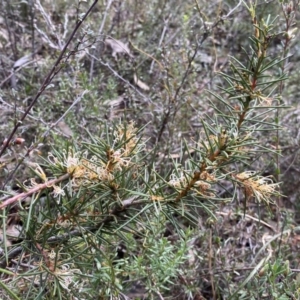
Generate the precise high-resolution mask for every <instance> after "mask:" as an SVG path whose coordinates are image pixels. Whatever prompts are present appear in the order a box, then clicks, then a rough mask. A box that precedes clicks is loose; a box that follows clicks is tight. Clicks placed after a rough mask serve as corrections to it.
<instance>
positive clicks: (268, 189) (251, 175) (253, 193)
mask: <svg viewBox="0 0 300 300" xmlns="http://www.w3.org/2000/svg"><path fill="white" fill-rule="evenodd" d="M235 178H236V179H238V181H239V182H240V183H241V184H242V186H243V188H244V190H245V194H246V196H247V198H250V197H255V198H256V199H257V200H258V201H259V202H261V201H265V202H267V203H269V202H270V198H271V196H272V195H278V192H277V191H276V188H277V187H278V185H279V183H273V181H272V179H271V178H269V177H263V176H259V175H256V174H255V172H252V171H246V172H242V173H239V174H237V175H235Z"/></svg>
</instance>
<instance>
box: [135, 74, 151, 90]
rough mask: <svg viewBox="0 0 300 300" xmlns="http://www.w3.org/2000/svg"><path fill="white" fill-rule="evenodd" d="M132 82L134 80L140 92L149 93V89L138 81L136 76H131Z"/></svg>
mask: <svg viewBox="0 0 300 300" xmlns="http://www.w3.org/2000/svg"><path fill="white" fill-rule="evenodd" d="M133 80H134V83H135V84H136V85H137V86H138V87H139V88H140V89H142V90H144V91H149V90H150V87H149V86H148V85H147V84H146V83H144V82H143V81H141V80H139V79H138V78H137V76H136V74H134V76H133Z"/></svg>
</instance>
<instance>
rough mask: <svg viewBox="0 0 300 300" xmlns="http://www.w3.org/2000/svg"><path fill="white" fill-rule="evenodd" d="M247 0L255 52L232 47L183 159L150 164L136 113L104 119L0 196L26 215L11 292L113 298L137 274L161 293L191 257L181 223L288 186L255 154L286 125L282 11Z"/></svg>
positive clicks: (266, 200) (4, 262) (10, 253)
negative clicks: (260, 8)
mask: <svg viewBox="0 0 300 300" xmlns="http://www.w3.org/2000/svg"><path fill="white" fill-rule="evenodd" d="M249 11H250V13H251V18H252V23H253V28H254V34H253V37H252V38H251V48H250V49H249V51H248V52H247V53H246V57H247V59H246V61H245V63H244V62H241V61H240V60H238V59H236V58H234V57H232V58H231V64H230V66H231V72H230V74H225V73H221V74H220V75H221V76H223V78H224V79H225V81H226V83H227V87H225V88H224V87H220V90H221V94H220V95H218V94H215V93H212V92H211V93H210V95H211V97H214V98H216V99H217V104H216V102H213V101H212V102H211V106H212V107H213V108H214V111H215V115H214V117H213V118H212V117H209V116H208V119H207V120H202V131H201V132H200V133H199V136H200V138H199V140H195V141H194V145H193V146H188V145H187V144H183V146H182V150H181V153H180V155H179V158H178V159H177V160H176V161H174V159H172V157H170V162H169V163H168V164H166V168H164V166H160V165H158V164H155V163H153V164H152V165H149V164H148V157H149V156H150V155H151V151H152V150H148V149H147V147H148V146H147V141H146V140H143V137H142V130H140V129H139V128H136V127H135V123H134V122H133V121H132V122H129V123H126V122H121V123H119V124H118V125H107V126H106V127H104V128H103V131H102V132H101V133H100V134H99V136H94V135H91V136H90V137H89V139H90V142H80V141H77V142H76V141H74V142H73V143H72V144H69V145H67V146H66V147H65V149H55V146H53V149H52V150H51V151H50V153H49V154H48V157H47V159H44V160H43V162H41V163H39V164H35V165H34V164H31V168H32V170H33V172H34V174H35V177H34V178H32V179H30V180H29V182H30V183H29V184H25V183H24V184H20V186H21V187H22V188H23V189H24V192H23V193H21V194H17V195H14V196H12V197H10V196H6V197H5V198H4V199H2V200H3V201H2V203H1V204H0V208H1V209H2V211H3V219H4V218H7V215H8V214H9V209H8V208H9V207H11V205H15V206H16V207H17V209H18V215H19V218H20V219H21V220H22V224H23V226H22V228H21V229H20V231H19V234H18V235H17V237H15V238H17V240H18V242H17V243H16V244H14V246H12V249H9V248H10V246H8V245H5V246H4V250H3V252H2V254H3V256H2V258H1V260H0V265H1V267H2V268H3V267H5V266H8V265H9V263H10V261H11V260H13V259H16V258H17V257H18V263H17V264H16V265H15V267H14V268H11V270H10V271H9V272H12V270H13V272H14V279H12V280H11V281H10V282H9V281H8V282H7V283H6V284H5V285H4V288H5V290H6V292H7V293H9V294H10V295H11V296H12V297H13V298H15V299H19V298H18V297H19V296H20V295H21V297H23V299H25V298H26V297H29V294H30V293H33V294H35V295H43V297H44V298H43V299H67V297H65V296H64V293H65V292H68V293H70V294H71V295H72V297H73V299H83V298H86V299H98V298H96V297H99V299H102V298H101V297H108V296H110V297H112V298H113V297H121V296H122V293H123V292H124V289H125V287H126V286H128V285H130V282H133V281H136V280H138V279H140V280H141V281H143V283H144V285H145V291H146V292H148V293H150V294H151V293H152V294H151V295H153V294H156V295H160V294H161V293H163V292H164V291H166V290H168V286H170V285H172V284H173V281H174V280H175V279H176V278H180V276H183V275H182V274H183V273H182V270H181V269H180V266H182V265H183V264H185V263H186V261H187V260H189V259H191V257H190V256H189V255H188V254H186V253H187V251H188V250H187V249H188V244H189V243H190V242H191V233H189V234H187V233H186V231H184V230H183V229H185V230H186V229H187V228H188V227H191V226H192V225H195V224H196V225H197V224H198V223H199V216H200V217H201V218H206V219H207V220H208V219H210V220H212V219H213V220H215V219H217V217H216V215H215V214H214V212H215V210H216V209H217V208H218V205H220V204H224V203H225V202H228V201H232V200H234V198H235V197H236V194H237V190H241V191H243V195H244V199H243V200H244V201H245V203H246V204H247V202H249V201H250V200H253V199H254V200H256V201H257V202H258V203H260V204H261V203H263V204H266V205H267V206H270V205H272V204H273V203H274V201H273V200H274V196H275V197H280V193H279V189H278V185H279V183H278V182H274V181H273V180H272V178H271V177H263V176H262V175H261V174H259V170H257V171H254V170H249V169H248V164H247V160H249V159H252V158H253V157H255V155H256V154H257V153H261V152H268V153H269V152H274V153H275V155H276V151H273V150H270V149H268V148H265V147H263V146H262V145H261V142H260V138H261V135H260V132H269V133H270V134H272V133H273V132H274V131H276V130H278V128H279V126H278V124H276V123H272V122H271V121H270V119H272V118H274V113H275V112H276V110H277V109H278V107H280V106H281V102H280V101H279V100H280V95H277V94H276V93H275V90H276V86H277V85H278V84H280V83H281V82H282V80H285V79H286V76H285V75H284V74H277V73H276V72H275V71H274V70H275V68H276V67H277V66H278V65H280V64H281V63H282V61H283V60H284V59H285V58H278V57H272V56H271V55H269V54H268V49H269V47H270V43H271V41H272V37H273V36H274V34H273V32H272V30H274V22H275V20H273V21H272V20H271V19H270V18H268V19H267V20H265V21H261V22H258V20H257V18H256V16H255V10H254V9H253V7H249ZM170 150H171V149H170ZM156 154H157V155H159V154H158V153H156ZM166 169H168V170H166ZM162 171H163V172H162ZM229 183H230V185H231V187H230V188H231V191H232V192H231V195H232V197H227V198H224V197H222V196H220V187H221V188H222V187H223V188H224V189H225V190H229V187H228V184H229ZM24 199H25V200H26V201H23V200H24ZM239 200H240V199H239ZM22 201H23V202H22ZM245 207H246V205H245ZM180 217H184V218H185V219H186V220H188V222H187V223H184V222H182V224H181V222H179V221H178V219H179V218H180ZM167 224H171V225H172V226H173V227H174V228H176V230H177V232H178V234H179V235H180V236H181V237H183V242H182V244H181V247H179V248H176V247H175V246H174V245H172V244H171V242H170V241H169V240H167V239H166V237H165V236H164V233H165V228H166V225H167ZM186 224H188V225H186ZM4 236H5V234H4ZM150 236H152V238H150ZM156 236H157V237H159V238H155V237H156ZM4 239H5V237H4ZM122 243H123V244H125V245H126V248H127V251H129V250H130V251H131V253H129V254H128V256H127V257H125V258H124V257H119V256H118V254H117V253H118V249H119V247H120V244H122ZM147 264H150V265H151V267H149V268H148V267H147V266H146V265H147ZM166 270H167V271H168V272H166ZM9 274H10V273H9ZM10 275H11V274H10ZM25 278H31V279H33V280H32V281H30V282H27V281H26V280H25ZM126 282H127V283H128V284H126ZM187 285H188V283H187ZM8 287H9V288H8ZM93 297H94V298H93ZM26 299H27V298H26Z"/></svg>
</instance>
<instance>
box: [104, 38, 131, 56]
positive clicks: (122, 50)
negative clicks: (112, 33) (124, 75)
mask: <svg viewBox="0 0 300 300" xmlns="http://www.w3.org/2000/svg"><path fill="white" fill-rule="evenodd" d="M105 44H106V45H108V46H109V47H110V48H111V50H112V56H113V57H114V58H116V59H117V55H118V54H127V55H129V56H130V57H133V56H132V54H131V53H130V50H129V48H128V46H127V45H126V44H124V43H123V42H121V41H119V40H115V39H112V38H108V39H106V40H105Z"/></svg>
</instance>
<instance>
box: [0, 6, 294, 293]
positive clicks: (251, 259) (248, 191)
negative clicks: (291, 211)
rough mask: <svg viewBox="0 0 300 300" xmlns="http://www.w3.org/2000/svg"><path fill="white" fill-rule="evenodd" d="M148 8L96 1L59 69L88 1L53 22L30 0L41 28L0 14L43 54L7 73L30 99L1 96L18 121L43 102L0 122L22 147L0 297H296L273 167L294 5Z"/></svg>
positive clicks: (13, 168) (12, 150)
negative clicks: (15, 23) (69, 36)
mask: <svg viewBox="0 0 300 300" xmlns="http://www.w3.org/2000/svg"><path fill="white" fill-rule="evenodd" d="M146 2H147V1H146ZM146 2H145V1H144V2H142V1H119V2H118V3H116V4H115V5H116V6H115V7H114V9H111V7H110V5H112V2H110V1H108V2H107V3H106V4H105V5H106V7H105V8H103V7H104V2H103V3H102V4H103V7H102V6H99V7H96V9H95V15H94V18H93V17H92V16H91V21H90V20H89V19H86V21H85V22H84V24H83V26H82V27H81V32H80V34H79V37H77V38H76V39H75V38H74V39H72V40H71V42H70V46H69V48H68V51H67V52H66V53H65V54H64V55H62V57H61V59H60V60H58V61H57V62H55V61H56V59H54V57H55V56H58V55H60V54H61V53H62V52H60V51H61V50H62V45H63V44H65V42H66V35H67V33H68V32H69V29H68V28H69V27H68V26H70V25H69V18H72V19H73V20H76V22H79V21H80V20H83V18H84V16H85V12H86V11H87V10H88V7H87V3H80V5H78V7H76V10H75V11H71V12H70V11H69V7H68V5H67V4H66V3H62V2H61V3H56V4H55V5H56V6H55V7H56V8H57V9H58V14H57V15H55V14H54V12H51V5H50V4H49V3H48V2H45V3H44V4H43V5H44V6H45V7H44V8H43V7H42V6H41V3H40V2H39V1H38V2H37V5H36V10H37V17H35V15H34V14H31V12H30V10H29V7H27V8H28V10H27V9H26V5H25V4H22V7H19V8H18V7H17V6H16V7H14V5H17V4H16V3H14V2H13V3H9V2H6V3H5V5H4V4H3V8H4V9H5V11H7V12H11V11H14V12H16V11H18V9H20V10H21V11H22V18H21V19H22V20H20V21H22V22H25V21H24V20H23V15H24V14H25V13H26V14H27V15H28V16H31V18H32V23H31V24H30V23H26V22H25V25H24V26H25V27H24V28H25V29H26V32H27V34H29V33H30V32H31V34H32V32H34V30H36V31H37V32H38V33H39V39H40V40H39V42H40V41H43V43H45V44H46V45H47V47H45V48H44V47H42V48H41V49H39V51H38V52H37V53H38V55H40V57H39V58H38V59H37V60H36V61H35V63H37V62H38V61H39V64H40V67H39V68H38V67H37V68H36V69H33V68H28V69H26V68H25V67H24V66H23V65H22V66H21V67H22V68H24V69H23V70H22V72H21V71H20V72H19V71H16V74H17V75H18V76H19V77H18V78H19V80H20V81H21V83H18V85H20V88H19V89H18V88H16V87H17V86H15V89H14V90H13V94H14V95H15V97H16V98H18V99H23V98H26V99H27V100H28V101H29V103H27V102H26V101H25V100H24V101H23V102H22V104H20V105H19V104H18V105H17V104H16V103H15V102H14V101H15V100H12V98H11V95H12V93H11V92H10V91H9V88H6V89H3V91H1V96H2V94H3V95H4V96H5V97H7V98H9V99H10V101H8V103H6V104H5V105H6V107H7V109H8V111H9V112H10V113H12V111H13V108H14V107H15V108H14V109H15V114H14V117H15V119H16V120H17V119H18V118H19V117H18V115H21V116H26V113H25V115H24V111H26V109H28V106H29V105H31V104H30V99H28V98H27V97H28V96H32V93H33V91H35V90H36V91H37V95H38V94H39V93H41V97H39V98H36V99H38V100H39V101H37V102H36V103H35V105H34V106H33V109H32V110H31V111H30V113H29V114H28V115H27V118H24V120H23V123H22V126H21V127H20V123H18V122H16V121H15V120H13V118H10V119H9V121H8V122H7V123H8V124H5V125H4V126H3V132H4V131H5V134H8V133H9V132H13V131H11V130H13V124H14V123H16V124H17V125H16V127H15V129H16V130H17V129H18V127H19V129H21V131H22V132H23V133H24V135H22V136H23V137H24V139H23V138H20V137H18V138H16V139H11V140H7V142H5V143H4V144H3V148H2V150H1V151H2V152H3V153H5V154H4V155H3V156H2V158H1V159H2V160H1V169H0V170H1V185H2V193H3V195H2V197H1V203H0V209H1V211H2V226H1V240H2V241H3V242H2V243H1V245H0V246H1V253H0V267H1V268H2V269H0V271H1V275H0V276H1V280H2V281H1V287H2V290H3V291H1V292H0V295H1V297H2V298H4V299H128V297H129V296H130V297H132V298H133V299H143V298H144V299H158V298H159V299H163V298H168V297H169V298H174V297H175V296H174V295H176V297H177V296H178V295H180V297H181V299H290V298H291V297H292V298H295V299H296V298H297V297H299V291H298V279H297V276H295V272H294V271H293V269H292V267H290V264H291V261H292V259H293V257H290V256H287V258H285V255H286V253H288V251H289V248H288V246H290V247H294V246H293V243H295V241H296V240H297V238H296V234H297V230H299V228H298V227H295V229H294V231H292V229H290V228H289V227H292V226H293V225H294V224H293V217H294V216H293V215H292V216H288V215H286V216H285V218H286V219H285V221H281V218H283V217H284V215H283V213H282V212H281V210H282V211H283V210H284V209H285V207H284V206H283V205H282V202H283V201H284V198H283V196H282V192H281V189H280V182H279V180H280V179H281V177H280V176H281V165H280V162H279V161H280V154H281V152H280V149H281V145H280V143H281V140H280V130H281V129H282V124H281V116H282V115H281V114H282V112H281V111H282V109H283V108H286V101H285V100H284V98H283V95H284V85H285V84H286V85H287V84H288V82H289V81H288V78H289V76H288V75H289V74H288V73H287V68H286V65H287V63H288V61H289V60H290V59H291V57H290V55H289V49H290V47H291V46H290V44H291V43H292V40H293V38H294V32H295V31H294V28H293V22H294V18H295V14H296V11H297V7H298V3H297V2H296V1H295V2H293V3H292V2H291V3H288V4H283V5H282V6H279V5H277V6H276V5H275V4H274V3H273V5H274V6H275V8H270V7H268V8H267V7H266V5H256V3H253V2H252V1H250V2H246V1H241V2H239V3H238V4H234V5H232V3H231V2H232V1H228V2H226V5H225V6H224V7H222V5H221V4H220V5H219V6H218V8H216V9H213V10H212V9H211V8H210V7H209V6H208V5H207V3H206V2H205V1H186V2H184V3H182V2H181V1H175V2H174V3H173V2H172V1H169V2H168V1H165V2H164V3H161V2H160V1H154V0H153V1H150V2H149V3H146ZM24 3H25V2H24ZM24 5H25V6H24ZM193 7H194V9H193ZM42 8H43V9H42ZM239 9H240V10H241V11H239ZM280 9H281V10H282V12H281V13H282V15H283V16H284V18H285V21H286V22H283V20H281V19H280V17H279V16H277V11H280ZM171 10H172V13H170V11H171ZM223 10H226V11H225V12H223ZM267 10H270V13H273V10H274V11H275V12H276V13H274V15H276V17H272V16H271V14H267V13H266V12H267ZM114 11H117V12H118V13H116V14H114V13H113V12H114ZM63 12H65V13H63ZM240 14H241V15H240ZM8 15H9V14H8ZM50 15H51V17H50ZM173 15H174V16H173ZM246 15H247V17H245V16H246ZM97 16H101V22H102V23H101V24H100V25H99V24H97V22H96V19H97ZM162 16H163V20H164V21H162V18H161V17H162ZM35 18H36V19H35ZM56 18H57V20H56ZM63 18H64V22H62V19H63ZM230 18H237V20H239V22H241V27H239V26H237V25H235V26H237V27H235V26H232V28H231V25H232V24H231V25H230ZM126 19H127V20H128V23H127V22H125V21H124V20H126ZM45 20H46V22H45ZM54 20H56V21H54ZM120 20H123V21H122V22H124V24H123V23H121V21H120ZM241 20H243V22H242V21H241ZM10 21H11V16H9V18H8V19H7V24H9V22H10ZM56 23H59V24H64V25H63V26H62V27H59V29H60V31H59V30H58V27H57V25H56ZM283 23H284V24H285V26H286V27H285V28H284V27H283V26H284V25H282V24H283ZM33 24H37V25H35V27H34V25H33ZM77 24H79V23H77ZM99 26H100V27H99ZM54 28H56V29H57V30H54ZM70 28H72V27H70ZM234 28H239V29H240V28H243V29H245V32H241V33H240V36H239V34H238V33H237V34H236V36H235V39H236V41H235V43H234V45H232V46H230V47H229V46H228V45H229V44H230V43H229V42H230V34H233V30H235V29H234ZM7 30H8V28H7ZM14 30H15V29H14ZM231 30H232V31H231ZM178 32H180V33H181V36H178ZM10 33H11V34H12V32H10ZM17 33H18V32H17V30H15V31H14V36H15V37H16V36H17ZM158 33H159V34H158ZM283 33H284V34H283ZM29 36H30V35H29ZM124 36H126V37H129V40H128V44H125V43H124V42H122V41H121V40H123V37H124ZM245 36H246V37H247V39H245ZM282 36H283V37H284V39H283V42H282V44H283V46H282V48H280V49H279V50H278V48H277V46H276V45H274V41H275V40H276V38H278V37H282ZM54 37H55V38H54ZM31 38H33V36H31ZM216 39H219V41H217V40H216ZM16 45H18V44H17V42H16ZM31 46H32V45H31ZM226 47H227V50H224V49H225V48H226ZM29 49H30V47H29ZM237 49H238V50H237ZM14 51H15V54H17V47H15V49H14ZM222 51H223V52H224V53H223V52H222ZM228 53H229V54H230V55H228ZM222 56H225V58H226V59H227V56H228V57H229V63H228V66H227V65H226V62H225V63H224V64H221V65H220V64H219V62H218V58H221V57H222ZM32 62H33V61H32ZM54 63H55V64H56V67H55V68H54V69H53V70H54V71H53V73H49V74H50V75H51V76H50V78H51V80H48V81H47V80H46V81H43V80H40V78H39V77H42V78H43V77H44V76H45V78H46V76H47V75H44V74H45V73H46V70H47V69H48V68H47V66H49V65H53V64H54ZM19 64H20V61H19V62H18V64H17V65H19ZM22 68H21V69H22ZM210 70H213V71H214V72H210ZM18 72H19V73H18ZM215 74H218V76H217V77H215ZM36 81H38V83H37V84H35V82H36ZM5 82H6V81H5ZM43 82H44V83H43ZM284 82H286V83H284ZM3 84H4V83H3ZM4 96H3V97H4ZM5 97H4V98H5ZM31 100H32V99H31ZM19 102H20V101H19ZM3 103H5V102H3ZM13 103H15V104H14V105H13ZM37 124H38V125H37ZM35 125H37V126H35ZM28 141H30V144H31V145H30V146H29V145H27V146H26V143H27V142H28ZM2 152H1V153H2ZM38 154H40V155H39V156H38ZM270 165H271V166H272V167H273V169H275V170H276V172H275V171H274V170H271V171H270V173H272V174H273V176H269V175H267V174H265V173H266V170H267V169H269V167H270ZM21 167H22V168H21ZM268 171H269V170H268ZM274 220H276V221H277V224H276V225H271V224H273V223H272V222H274ZM291 225H292V226H291ZM284 226H288V229H286V230H285V228H284ZM293 235H295V237H294V236H293ZM286 236H293V237H292V238H294V239H295V240H294V241H293V240H292V241H289V240H288V238H287V237H286ZM274 253H276V255H275V254H274ZM293 267H296V266H293ZM289 297H290V298H289Z"/></svg>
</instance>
